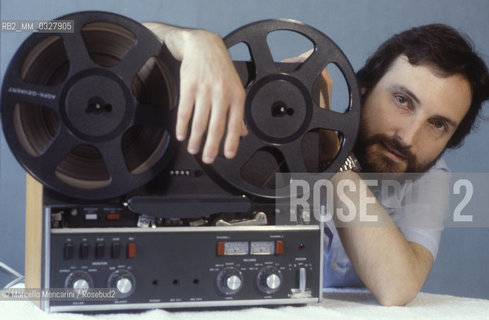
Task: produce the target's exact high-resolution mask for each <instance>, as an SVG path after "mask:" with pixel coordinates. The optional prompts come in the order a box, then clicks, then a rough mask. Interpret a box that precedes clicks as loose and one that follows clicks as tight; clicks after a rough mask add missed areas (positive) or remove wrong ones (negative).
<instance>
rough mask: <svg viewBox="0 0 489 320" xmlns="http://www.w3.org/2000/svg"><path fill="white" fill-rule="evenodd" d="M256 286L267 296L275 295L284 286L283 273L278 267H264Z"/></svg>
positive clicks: (257, 278)
mask: <svg viewBox="0 0 489 320" xmlns="http://www.w3.org/2000/svg"><path fill="white" fill-rule="evenodd" d="M256 284H257V286H258V289H260V291H261V292H263V293H265V294H272V293H275V292H277V291H278V290H279V289H280V286H281V285H282V272H281V271H280V270H279V269H278V268H276V267H272V266H267V267H264V268H262V269H261V270H260V271H259V272H258V275H257V277H256Z"/></svg>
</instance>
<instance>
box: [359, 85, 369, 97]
mask: <svg viewBox="0 0 489 320" xmlns="http://www.w3.org/2000/svg"><path fill="white" fill-rule="evenodd" d="M366 93H367V88H365V87H361V88H360V95H361V96H364V95H365V94H366Z"/></svg>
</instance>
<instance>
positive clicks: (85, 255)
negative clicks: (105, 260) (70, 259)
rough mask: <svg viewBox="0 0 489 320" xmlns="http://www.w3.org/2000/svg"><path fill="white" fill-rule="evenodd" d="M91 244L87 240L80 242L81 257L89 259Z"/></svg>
mask: <svg viewBox="0 0 489 320" xmlns="http://www.w3.org/2000/svg"><path fill="white" fill-rule="evenodd" d="M89 249H90V246H89V245H88V243H86V242H82V244H80V259H88V252H89Z"/></svg>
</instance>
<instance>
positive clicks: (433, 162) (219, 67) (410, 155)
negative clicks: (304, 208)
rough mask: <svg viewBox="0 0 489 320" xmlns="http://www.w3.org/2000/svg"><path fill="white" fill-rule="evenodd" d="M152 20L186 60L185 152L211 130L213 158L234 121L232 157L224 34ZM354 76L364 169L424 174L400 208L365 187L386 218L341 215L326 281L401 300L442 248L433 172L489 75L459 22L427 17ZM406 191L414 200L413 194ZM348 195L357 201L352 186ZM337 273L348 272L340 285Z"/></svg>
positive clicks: (237, 89) (440, 203) (383, 299)
mask: <svg viewBox="0 0 489 320" xmlns="http://www.w3.org/2000/svg"><path fill="white" fill-rule="evenodd" d="M147 26H148V27H149V28H150V29H151V30H153V31H154V32H155V33H156V34H157V35H159V36H160V38H161V40H162V41H164V42H165V43H166V45H167V46H168V48H169V49H170V51H171V52H172V54H173V55H174V56H175V57H176V58H177V59H180V60H182V68H181V97H180V99H181V100H180V103H179V111H178V120H177V128H176V134H177V138H178V139H179V140H184V139H185V138H186V137H187V135H188V131H189V128H188V126H189V125H191V128H190V137H189V141H188V151H189V152H190V153H192V154H196V153H197V152H198V151H199V148H200V145H201V142H202V138H203V136H204V133H205V132H207V137H206V140H205V145H204V149H203V161H204V162H206V163H211V162H213V160H214V159H215V157H216V155H217V152H218V147H219V143H220V141H221V138H222V137H223V134H224V131H225V129H227V130H226V132H227V134H226V137H225V142H224V152H225V156H226V157H228V158H232V157H233V156H234V155H235V153H236V149H237V147H238V143H239V137H240V135H243V134H246V128H245V127H244V125H243V104H244V98H245V95H244V91H243V88H242V85H241V82H240V80H239V78H238V76H237V74H236V72H235V70H234V67H233V65H232V62H231V60H230V58H229V56H228V54H227V50H226V48H225V47H224V45H223V43H222V41H221V40H220V39H219V37H217V36H216V35H214V34H212V33H209V32H206V31H201V30H186V29H178V28H174V27H170V26H165V25H161V24H148V25H147ZM202 61H205V63H202ZM357 77H358V81H359V87H360V89H361V95H362V119H361V127H360V135H359V139H358V142H357V145H356V147H355V150H354V153H355V155H356V156H357V157H358V159H359V162H360V164H361V167H362V170H363V171H366V172H392V173H405V172H425V174H424V175H423V176H422V177H421V178H420V179H417V180H416V181H415V182H414V183H411V184H410V185H409V186H407V187H405V188H404V189H403V193H402V194H401V195H400V198H398V199H400V200H399V203H398V204H397V205H394V206H393V208H389V204H388V203H389V201H390V200H391V199H382V197H379V196H378V195H377V198H375V196H376V195H374V193H372V191H371V190H367V191H368V194H369V196H370V198H373V199H374V200H375V199H377V200H375V201H374V202H373V203H371V204H369V207H368V208H369V209H368V214H369V216H370V217H371V218H374V220H376V221H382V223H381V224H379V225H377V226H374V227H355V226H354V225H352V224H348V223H342V222H341V221H339V220H338V218H337V217H335V219H334V222H335V224H336V228H335V226H333V231H334V232H333V233H334V235H333V238H332V240H330V241H332V243H330V249H329V252H328V253H327V254H326V270H325V273H326V277H325V278H326V280H327V281H330V280H332V281H330V282H328V283H327V284H328V285H342V284H343V285H352V284H357V283H363V284H364V285H365V286H366V287H367V288H368V289H369V290H370V291H371V292H372V293H373V294H374V296H375V297H376V298H377V299H378V301H379V302H380V303H381V304H383V305H403V304H406V303H408V302H409V301H411V300H412V299H413V298H414V297H415V296H416V294H417V293H418V292H419V290H420V289H421V287H422V285H423V283H424V281H425V280H426V277H427V276H428V274H429V271H430V269H431V267H432V265H433V262H434V258H435V256H436V251H437V249H438V242H439V236H440V232H441V229H442V228H443V216H444V215H445V214H446V206H444V202H446V199H444V198H442V197H437V192H436V187H437V185H436V184H434V182H433V181H435V180H434V179H433V177H435V176H436V173H437V172H446V171H448V169H447V168H446V166H445V165H444V163H443V161H442V160H440V157H441V155H442V154H443V152H444V151H445V150H446V148H453V147H457V146H459V145H460V144H461V142H462V141H463V138H464V137H465V136H466V135H467V134H468V133H469V132H470V130H471V128H472V126H473V123H474V120H475V119H476V117H477V115H478V113H479V110H480V109H481V106H482V103H483V102H484V101H486V100H488V99H489V75H488V71H487V67H486V65H485V64H484V62H483V61H482V60H481V59H480V58H479V57H478V56H477V54H476V53H474V51H473V50H472V48H471V46H470V45H469V44H468V43H467V41H466V40H465V39H464V38H463V37H462V36H460V35H459V34H458V33H457V32H456V31H455V30H453V29H451V28H449V27H447V26H443V25H428V26H423V27H419V28H413V29H411V30H408V31H406V32H403V33H401V34H399V35H395V36H393V37H392V38H391V39H389V40H387V41H386V42H385V43H384V44H383V45H381V46H380V47H379V49H378V50H377V51H376V52H375V53H374V54H373V55H372V57H371V58H370V59H369V60H368V61H367V63H366V65H365V66H364V67H363V68H362V69H361V70H360V71H359V72H358V74H357ZM191 119H192V121H191V124H190V120H191ZM345 178H348V179H349V180H350V181H353V182H354V183H355V184H356V185H360V184H361V182H362V179H361V177H360V176H359V175H358V174H357V173H356V172H354V171H351V170H350V171H344V172H341V173H339V174H337V175H336V176H335V177H334V178H333V180H334V181H335V182H339V181H341V179H345ZM423 186H424V187H425V188H424V189H423ZM357 189H358V188H357ZM409 193H412V194H415V197H414V200H413V199H411V200H409V199H407V195H408V194H409ZM348 196H349V198H350V199H352V200H353V202H354V203H358V202H359V201H360V200H359V198H358V194H357V193H355V192H350V193H349V194H348ZM335 203H338V202H337V201H335ZM420 204H421V206H420ZM423 204H429V205H431V206H433V208H434V209H430V207H427V206H426V205H424V206H423ZM430 210H432V211H434V212H430ZM437 212H441V214H437ZM394 217H396V219H394ZM440 217H441V218H440ZM394 220H396V221H394ZM340 223H341V224H340ZM338 238H339V239H341V242H340V241H338ZM345 253H346V255H345ZM352 267H353V268H352ZM338 274H340V277H339V278H341V277H342V279H339V280H340V281H338V282H337V283H335V282H334V280H335V277H336V278H338ZM357 280H358V281H357Z"/></svg>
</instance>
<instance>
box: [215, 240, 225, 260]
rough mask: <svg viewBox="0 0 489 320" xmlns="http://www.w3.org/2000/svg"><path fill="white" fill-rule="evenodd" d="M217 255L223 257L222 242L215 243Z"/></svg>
mask: <svg viewBox="0 0 489 320" xmlns="http://www.w3.org/2000/svg"><path fill="white" fill-rule="evenodd" d="M217 255H218V256H223V255H224V242H223V241H218V242H217Z"/></svg>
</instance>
